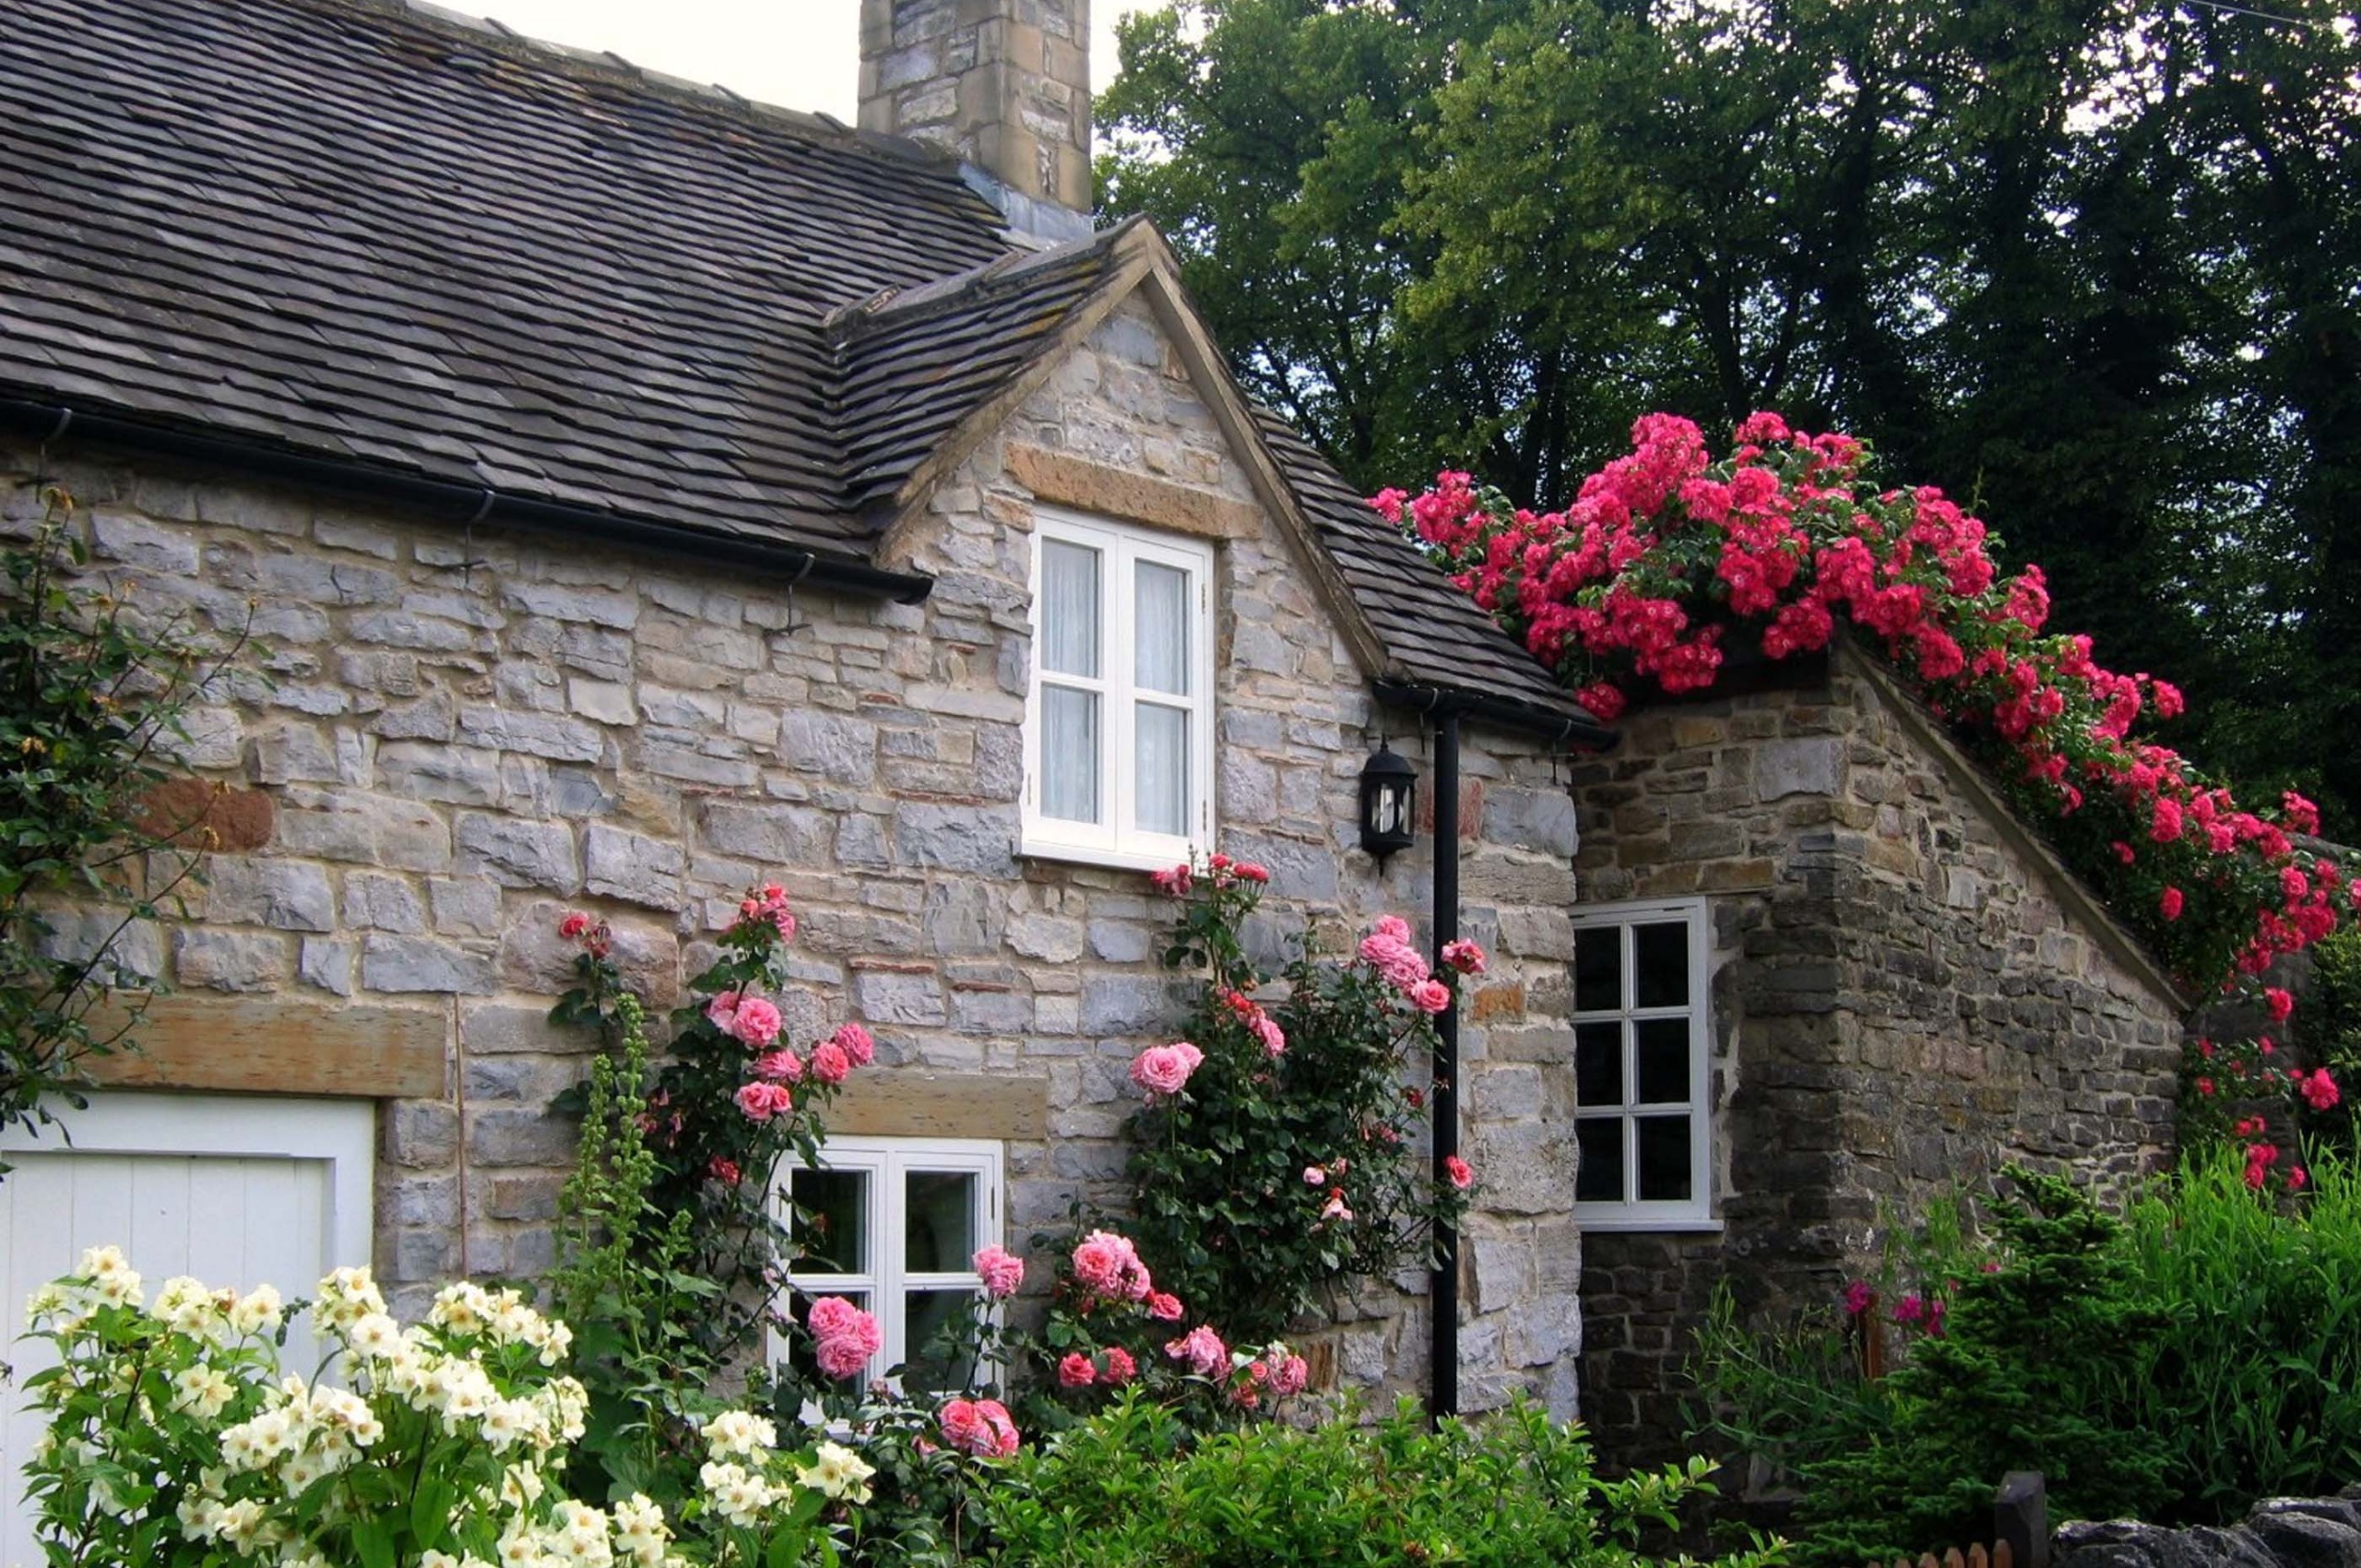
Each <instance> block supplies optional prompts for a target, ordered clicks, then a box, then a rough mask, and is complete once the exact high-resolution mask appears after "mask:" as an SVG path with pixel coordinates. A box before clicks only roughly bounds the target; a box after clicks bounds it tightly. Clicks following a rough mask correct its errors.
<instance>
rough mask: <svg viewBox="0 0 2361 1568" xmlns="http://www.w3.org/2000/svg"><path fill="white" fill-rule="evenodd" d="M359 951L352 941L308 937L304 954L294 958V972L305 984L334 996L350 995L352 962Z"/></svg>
mask: <svg viewBox="0 0 2361 1568" xmlns="http://www.w3.org/2000/svg"><path fill="white" fill-rule="evenodd" d="M360 951H361V949H360V947H359V945H358V944H354V943H352V942H349V941H344V940H341V939H334V938H329V937H322V936H307V937H305V938H304V939H303V952H302V953H301V954H300V955H299V956H297V958H296V961H295V972H296V974H297V976H298V977H299V978H300V979H302V980H303V983H304V984H305V985H311V986H317V987H318V988H319V989H320V990H322V991H325V992H329V993H330V994H332V995H336V996H350V995H351V994H352V961H353V959H354V958H355V957H356V956H358V955H359V953H360Z"/></svg>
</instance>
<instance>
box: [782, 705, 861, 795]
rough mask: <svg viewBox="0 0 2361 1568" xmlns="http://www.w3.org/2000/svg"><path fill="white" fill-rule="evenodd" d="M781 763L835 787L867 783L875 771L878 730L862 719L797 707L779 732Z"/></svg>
mask: <svg viewBox="0 0 2361 1568" xmlns="http://www.w3.org/2000/svg"><path fill="white" fill-rule="evenodd" d="M778 754H779V758H780V760H781V761H783V762H785V763H786V764H787V765H788V766H789V767H792V768H795V769H796V770H798V771H799V772H804V773H816V774H818V775H819V776H820V777H822V778H825V779H827V780H828V781H829V782H830V783H834V784H854V785H860V784H867V783H869V782H870V780H871V779H872V778H874V777H875V775H876V771H877V727H876V726H875V725H874V724H872V723H871V722H869V721H868V720H867V719H856V718H853V717H852V716H850V715H848V714H840V713H829V712H826V711H824V710H821V709H817V708H798V709H796V710H795V711H793V712H790V713H789V714H788V715H786V717H785V719H783V721H782V723H781V726H780V731H779V742H778Z"/></svg>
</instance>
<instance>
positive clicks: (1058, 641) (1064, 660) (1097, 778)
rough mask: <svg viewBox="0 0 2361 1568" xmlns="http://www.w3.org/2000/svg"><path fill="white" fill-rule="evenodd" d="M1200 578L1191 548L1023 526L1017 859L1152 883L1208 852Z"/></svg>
mask: <svg viewBox="0 0 2361 1568" xmlns="http://www.w3.org/2000/svg"><path fill="white" fill-rule="evenodd" d="M1213 565H1214V556H1213V549H1212V547H1211V546H1210V545H1206V544H1203V543H1200V542H1198V541H1197V540H1190V539H1182V538H1179V537H1176V536H1174V535H1170V534H1157V533H1147V532H1144V531H1142V530H1140V529H1132V528H1126V527H1124V526H1123V525H1121V524H1120V523H1110V522H1106V521H1103V520H1101V519H1098V518H1095V517H1079V516H1076V515H1075V514H1074V513H1071V512H1058V511H1046V510H1045V511H1043V512H1042V513H1041V514H1040V515H1039V516H1038V517H1037V518H1036V520H1035V525H1034V532H1033V584H1032V587H1033V671H1032V684H1031V689H1030V691H1029V693H1028V694H1027V696H1026V708H1025V717H1026V723H1025V846H1024V848H1025V852H1026V854H1028V855H1043V856H1047V857H1050V858H1051V859H1057V860H1082V861H1094V862H1097V863H1099V864H1102V865H1120V866H1133V867H1137V868H1140V869H1143V870H1156V869H1158V868H1161V867H1164V866H1169V865H1174V864H1177V863H1179V862H1180V861H1185V860H1187V859H1188V858H1189V856H1190V854H1191V852H1192V850H1197V849H1205V848H1207V847H1208V846H1210V844H1211V843H1212V841H1213V744H1212V742H1213V673H1214V668H1213V575H1214V574H1213Z"/></svg>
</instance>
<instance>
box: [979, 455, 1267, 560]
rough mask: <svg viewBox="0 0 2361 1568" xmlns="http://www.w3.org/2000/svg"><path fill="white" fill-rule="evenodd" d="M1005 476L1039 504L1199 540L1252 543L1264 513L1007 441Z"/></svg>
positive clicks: (1125, 471) (1241, 503)
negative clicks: (1048, 504) (1008, 443)
mask: <svg viewBox="0 0 2361 1568" xmlns="http://www.w3.org/2000/svg"><path fill="white" fill-rule="evenodd" d="M1007 461H1008V471H1009V472H1010V473H1011V474H1012V475H1014V478H1015V480H1016V481H1017V482H1018V483H1019V484H1022V485H1023V486H1025V488H1026V489H1027V490H1029V491H1031V492H1032V493H1034V494H1035V495H1037V496H1038V497H1039V498H1040V499H1042V500H1044V501H1049V502H1053V503H1055V504H1056V505H1061V506H1073V507H1075V508H1077V509H1079V510H1082V511H1085V512H1096V513H1098V514H1099V515H1101V516H1103V517H1116V518H1121V519H1122V520H1124V521H1127V522H1134V523H1145V524H1148V525H1150V526H1151V527H1155V528H1160V529H1170V530H1171V531H1172V532H1174V533H1185V534H1192V535H1194V536H1195V537H1197V538H1199V539H1215V540H1223V539H1253V538H1257V537H1259V536H1260V535H1261V533H1262V531H1263V510H1262V508H1261V507H1259V506H1257V505H1254V504H1253V503H1252V502H1251V501H1240V500H1238V499H1236V498H1235V497H1232V496H1228V495H1222V494H1219V493H1216V492H1213V491H1210V490H1198V489H1196V488H1194V487H1193V486H1190V485H1185V484H1175V483H1173V482H1172V481H1169V480H1162V479H1151V478H1149V477H1148V476H1147V475H1145V474H1138V473H1133V472H1132V471H1130V470H1129V469H1116V468H1109V467H1108V466H1107V465H1105V464H1103V463H1094V462H1090V461H1088V460H1087V459H1085V458H1082V457H1074V456H1073V455H1072V454H1071V453H1066V452H1052V451H1050V449H1048V448H1047V447H1042V446H1032V445H1024V444H1022V443H1015V442H1012V443H1011V444H1010V445H1009V448H1008V453H1007Z"/></svg>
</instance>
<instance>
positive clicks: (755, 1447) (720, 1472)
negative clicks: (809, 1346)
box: [697, 1410, 877, 1529]
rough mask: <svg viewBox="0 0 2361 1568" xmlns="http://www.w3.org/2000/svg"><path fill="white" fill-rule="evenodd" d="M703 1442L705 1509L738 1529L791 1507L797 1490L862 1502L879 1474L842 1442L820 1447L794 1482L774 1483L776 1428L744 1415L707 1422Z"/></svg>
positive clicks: (701, 1478)
mask: <svg viewBox="0 0 2361 1568" xmlns="http://www.w3.org/2000/svg"><path fill="white" fill-rule="evenodd" d="M705 1443H706V1455H708V1457H707V1458H706V1463H705V1465H704V1467H702V1468H700V1469H699V1470H698V1471H697V1480H698V1482H699V1484H700V1485H702V1486H703V1487H704V1488H705V1495H706V1505H707V1506H708V1507H709V1508H710V1509H711V1510H712V1511H713V1513H715V1514H716V1515H719V1516H720V1517H721V1518H723V1519H726V1520H728V1521H729V1522H730V1524H731V1525H734V1526H737V1527H738V1528H740V1529H752V1528H753V1527H754V1526H757V1525H759V1524H761V1523H762V1519H763V1515H765V1514H766V1513H768V1512H769V1511H770V1510H771V1509H772V1508H774V1507H776V1506H777V1505H778V1504H779V1503H789V1502H792V1501H793V1499H794V1496H795V1492H796V1491H797V1489H798V1488H802V1489H805V1490H808V1491H817V1492H820V1493H823V1494H824V1495H825V1496H827V1497H829V1498H831V1499H837V1500H846V1501H850V1502H853V1503H866V1502H868V1501H869V1484H868V1483H869V1478H870V1477H872V1476H873V1475H875V1474H876V1473H877V1471H876V1469H875V1468H874V1467H872V1466H871V1465H869V1464H868V1463H867V1462H865V1461H864V1460H863V1459H862V1458H861V1457H860V1455H858V1454H855V1453H854V1452H853V1451H852V1450H851V1449H849V1448H847V1447H845V1446H844V1445H843V1444H842V1443H821V1444H820V1446H819V1448H818V1450H817V1451H816V1452H815V1454H814V1455H813V1462H812V1463H811V1464H809V1465H805V1466H801V1467H798V1468H797V1470H796V1472H795V1478H794V1479H793V1480H792V1481H779V1480H773V1479H771V1478H770V1477H769V1476H768V1475H766V1474H765V1468H766V1461H767V1459H768V1458H769V1456H770V1455H771V1453H772V1452H773V1451H774V1450H775V1449H777V1446H778V1429H777V1427H775V1426H773V1425H772V1424H771V1423H770V1422H769V1421H767V1420H764V1419H763V1418H762V1417H760V1416H757V1415H754V1414H753V1413H751V1412H749V1411H745V1410H725V1411H723V1412H722V1413H721V1414H720V1415H718V1416H716V1417H714V1418H713V1420H709V1421H707V1422H706V1426H705ZM741 1461H744V1463H741Z"/></svg>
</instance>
